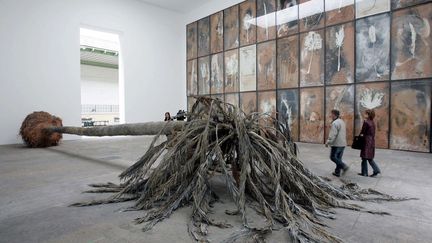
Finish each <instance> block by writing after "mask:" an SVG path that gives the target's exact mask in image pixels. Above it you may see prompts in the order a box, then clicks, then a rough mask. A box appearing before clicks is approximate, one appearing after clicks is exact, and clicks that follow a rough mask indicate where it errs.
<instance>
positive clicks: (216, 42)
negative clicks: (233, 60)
mask: <svg viewBox="0 0 432 243" xmlns="http://www.w3.org/2000/svg"><path fill="white" fill-rule="evenodd" d="M223 25H224V24H223V12H222V11H221V12H218V13H215V14H213V15H212V16H211V17H210V40H211V41H210V48H211V53H216V52H221V51H223V44H224V40H223Z"/></svg>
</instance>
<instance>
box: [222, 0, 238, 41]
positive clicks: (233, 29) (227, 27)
mask: <svg viewBox="0 0 432 243" xmlns="http://www.w3.org/2000/svg"><path fill="white" fill-rule="evenodd" d="M238 46H239V9H238V5H235V6H232V7H230V8H228V9H225V10H224V48H225V50H230V49H233V48H237V47H238Z"/></svg>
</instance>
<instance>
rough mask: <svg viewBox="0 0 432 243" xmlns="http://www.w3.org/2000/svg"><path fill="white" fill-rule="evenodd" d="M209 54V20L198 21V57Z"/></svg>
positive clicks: (207, 18)
mask: <svg viewBox="0 0 432 243" xmlns="http://www.w3.org/2000/svg"><path fill="white" fill-rule="evenodd" d="M208 54H210V18H209V17H206V18H203V19H201V20H199V21H198V56H199V57H202V56H205V55H208Z"/></svg>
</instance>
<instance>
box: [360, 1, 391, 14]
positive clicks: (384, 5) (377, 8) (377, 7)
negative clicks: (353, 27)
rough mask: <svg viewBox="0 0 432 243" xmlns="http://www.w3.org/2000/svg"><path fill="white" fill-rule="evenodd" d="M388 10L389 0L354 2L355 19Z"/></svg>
mask: <svg viewBox="0 0 432 243" xmlns="http://www.w3.org/2000/svg"><path fill="white" fill-rule="evenodd" d="M389 10H390V0H356V17H357V18H362V17H366V16H369V15H373V14H378V13H382V12H386V11H389Z"/></svg>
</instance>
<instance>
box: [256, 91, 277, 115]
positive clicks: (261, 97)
mask: <svg viewBox="0 0 432 243" xmlns="http://www.w3.org/2000/svg"><path fill="white" fill-rule="evenodd" d="M258 112H259V113H264V114H266V115H269V116H271V117H273V118H276V91H265V92H258Z"/></svg>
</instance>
